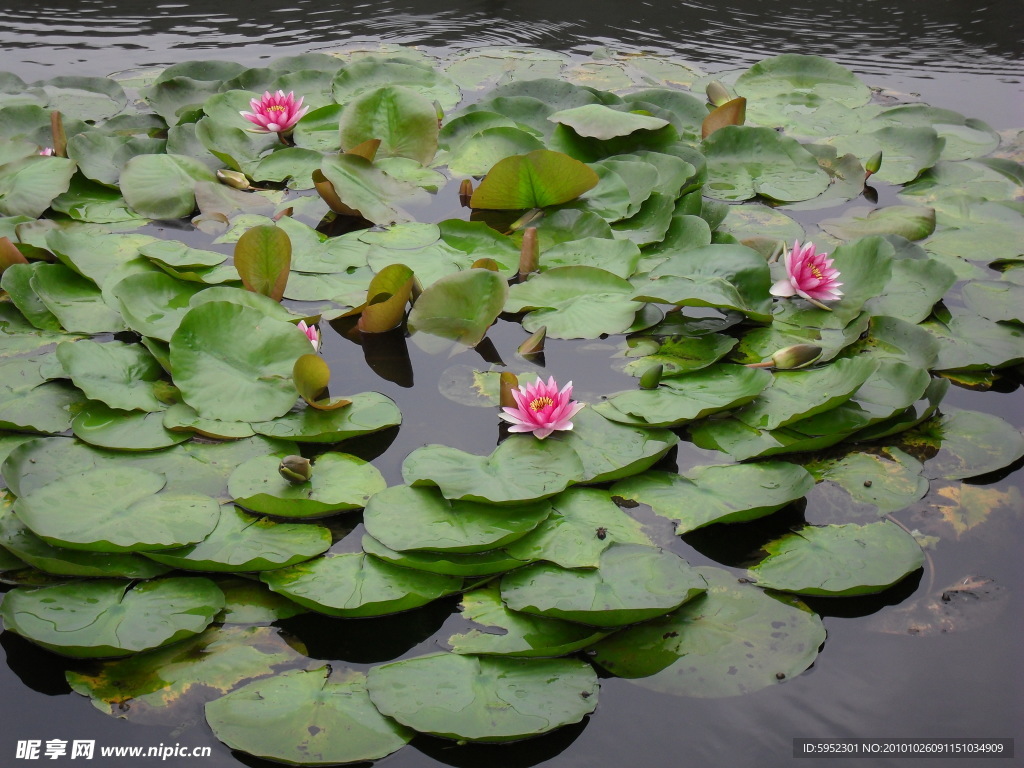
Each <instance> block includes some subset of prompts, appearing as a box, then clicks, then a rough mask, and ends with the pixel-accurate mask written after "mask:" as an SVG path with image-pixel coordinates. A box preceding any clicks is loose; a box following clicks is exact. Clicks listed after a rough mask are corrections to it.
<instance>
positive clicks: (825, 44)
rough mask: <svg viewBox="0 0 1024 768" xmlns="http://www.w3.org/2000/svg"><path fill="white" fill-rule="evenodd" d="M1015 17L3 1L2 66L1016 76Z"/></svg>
mask: <svg viewBox="0 0 1024 768" xmlns="http://www.w3.org/2000/svg"><path fill="white" fill-rule="evenodd" d="M1020 19H1021V14H1020V4H1019V2H1018V1H1017V0H988V1H987V2H983V3H980V4H979V3H970V4H968V3H964V2H961V1H960V0H939V1H938V2H931V3H929V4H928V7H927V13H926V14H922V12H921V4H920V3H918V2H914V0H871V1H869V2H865V3H858V4H856V5H854V4H852V3H835V4H824V3H818V2H811V0H802V2H801V1H800V0H798V2H796V3H791V2H781V0H758V1H756V2H755V0H739V1H737V0H733V2H731V3H729V4H728V5H724V4H721V3H717V2H711V1H710V0H689V1H688V2H679V1H678V0H676V1H675V2H655V0H642V2H630V3H621V2H610V1H609V0H604V1H603V2H597V3H594V2H592V0H560V2H558V3H551V2H541V1H539V0H517V2H515V3H510V2H505V0H466V1H465V2H462V3H460V4H458V5H457V6H445V7H440V8H439V7H438V4H436V3H432V2H429V1H428V0H405V2H402V1H401V0H391V2H385V3H359V4H354V5H352V4H347V3H346V4H344V5H342V4H337V3H322V2H319V0H294V2H293V3H291V4H289V5H288V7H283V6H282V4H280V3H277V2H268V0H254V1H251V2H238V1H237V0H224V1H223V2H219V3H214V4H211V3H207V2H203V3H200V2H196V1H195V0H186V1H185V2H173V3H163V4H157V5H147V4H140V3H138V2H135V1H134V0H113V1H111V0H44V1H43V2H41V3H30V4H24V5H19V6H18V7H16V8H11V9H7V10H5V13H4V24H3V26H2V27H0V51H2V52H3V53H2V57H0V65H2V68H4V69H10V70H12V71H14V72H16V73H18V74H21V75H23V76H25V77H28V78H31V79H36V78H41V77H50V76H52V75H53V74H57V73H58V72H59V73H61V74H63V73H66V71H67V70H66V68H67V67H68V65H76V70H77V71H78V73H79V74H96V75H102V74H108V73H109V72H111V71H115V70H119V69H125V68H127V67H128V66H140V65H145V66H149V65H166V64H170V63H173V62H175V61H181V60H183V59H186V58H200V57H210V58H234V59H236V60H239V61H243V62H244V63H249V62H255V61H256V60H258V59H259V58H268V57H270V56H281V55H285V54H288V53H295V52H299V51H306V50H309V49H311V48H324V47H332V46H337V45H341V44H346V43H351V42H353V41H355V40H367V39H375V40H376V39H382V40H385V41H388V42H394V43H402V44H407V45H424V46H435V47H455V48H465V47H474V46H481V45H532V46H538V47H542V48H550V49H553V50H560V51H565V52H572V53H589V52H591V51H592V50H593V49H594V48H595V46H600V45H604V46H607V47H609V48H611V49H613V50H618V51H624V50H626V51H628V50H639V49H644V50H652V51H656V52H664V53H671V54H673V55H676V56H682V57H684V58H687V59H689V60H692V61H694V62H697V63H699V64H701V65H702V66H707V67H711V68H715V69H720V68H722V67H735V66H744V67H745V66H749V65H750V64H752V63H753V62H755V61H757V60H759V59H762V58H764V57H765V56H769V55H772V54H775V53H788V52H794V53H795V52H801V53H817V54H821V55H824V56H829V57H830V58H833V59H835V60H837V61H839V62H841V63H843V64H845V65H846V66H848V67H850V68H852V69H853V70H855V71H857V72H859V73H862V74H868V75H880V74H886V75H891V74H893V73H906V74H908V75H911V76H913V77H916V78H923V79H928V78H931V77H934V76H935V75H937V74H941V73H958V74H960V75H971V76H977V75H987V76H994V77H995V78H997V79H998V80H999V81H1003V82H1007V83H1017V84H1019V83H1020V82H1021V80H1022V79H1024V64H1022V53H1024V46H1022V43H1021V38H1022V35H1021V23H1020ZM78 65H80V69H79V66H78ZM953 87H954V88H956V83H954V85H953ZM1018 92H1019V91H1018Z"/></svg>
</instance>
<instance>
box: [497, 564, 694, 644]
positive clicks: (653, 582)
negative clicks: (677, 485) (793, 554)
mask: <svg viewBox="0 0 1024 768" xmlns="http://www.w3.org/2000/svg"><path fill="white" fill-rule="evenodd" d="M706 588H707V585H706V584H705V582H704V579H703V578H702V577H701V576H700V575H698V574H697V572H696V571H695V570H694V569H693V568H692V567H691V566H690V565H689V563H687V562H686V561H685V560H683V559H682V558H681V557H679V556H678V555H674V554H672V553H670V552H663V551H662V550H660V549H657V548H655V547H649V546H643V545H638V544H616V545H614V546H612V547H609V548H608V549H606V550H605V551H604V553H603V554H602V555H601V560H600V565H599V566H598V567H597V568H596V569H580V570H569V569H566V568H560V567H559V566H557V565H553V564H550V563H535V564H534V565H528V566H526V567H525V568H521V569H519V570H518V571H513V572H512V573H509V574H506V575H505V576H503V577H502V579H501V599H502V600H504V601H505V604H506V605H507V606H508V607H509V608H511V609H512V610H513V611H521V612H522V613H527V614H531V615H538V616H546V617H550V618H557V619H566V620H568V621H575V622H578V623H580V624H587V625H590V626H595V627H621V626H624V625H626V624H634V623H636V622H638V621H646V620H647V619H653V618H654V617H655V616H661V615H663V614H666V613H669V612H670V611H674V610H675V609H676V608H678V607H679V606H680V605H682V604H683V603H685V602H686V601H687V600H692V599H693V598H694V597H696V596H697V595H699V594H701V593H703V592H704V591H705V589H706Z"/></svg>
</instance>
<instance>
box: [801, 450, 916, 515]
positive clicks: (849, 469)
mask: <svg viewBox="0 0 1024 768" xmlns="http://www.w3.org/2000/svg"><path fill="white" fill-rule="evenodd" d="M807 469H808V471H809V472H811V474H813V475H814V476H815V478H817V479H818V480H820V481H821V482H822V486H819V487H824V486H829V485H832V486H834V487H835V488H837V489H841V491H842V494H841V498H840V499H839V500H838V501H836V502H835V506H836V507H839V508H845V509H849V507H850V506H851V502H853V503H854V504H866V505H870V506H871V507H873V508H874V510H875V511H876V513H877V514H879V515H884V514H887V513H890V512H898V511H899V510H901V509H906V508H907V507H909V506H910V505H911V504H913V503H914V502H916V501H919V500H920V499H922V498H923V497H924V495H925V494H926V493H928V481H927V480H926V479H925V478H924V477H923V476H922V475H921V462H919V461H917V459H915V458H913V457H912V456H910V455H908V454H906V453H904V452H903V451H901V450H899V449H897V448H890V449H888V450H886V451H884V452H883V453H863V452H860V451H857V452H851V453H848V454H847V455H846V456H843V457H842V458H839V459H822V460H819V461H812V462H811V463H809V464H807Z"/></svg>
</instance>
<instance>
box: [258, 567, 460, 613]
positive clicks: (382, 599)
mask: <svg viewBox="0 0 1024 768" xmlns="http://www.w3.org/2000/svg"><path fill="white" fill-rule="evenodd" d="M260 580H261V581H263V582H264V583H265V584H266V585H267V586H268V587H270V588H271V589H272V590H274V591H275V592H277V593H279V594H282V595H284V596H285V597H287V598H289V599H291V600H294V601H295V602H296V603H298V604H299V605H304V606H306V607H307V608H311V609H312V610H314V611H318V612H320V613H325V614H327V615H328V616H341V617H344V618H363V617H366V616H384V615H386V614H390V613H398V612H400V611H408V610H409V609H411V608H418V607H419V606H421V605H426V604H427V603H429V602H432V601H434V600H437V599H438V598H440V597H444V596H445V595H450V594H452V593H453V592H458V591H459V590H460V589H462V579H461V578H459V577H457V576H445V575H441V574H435V573H426V572H424V571H413V570H411V569H409V568H399V567H398V566H395V565H391V564H390V563H385V562H384V561H383V560H378V559H377V558H375V557H370V556H368V555H366V554H364V553H362V552H353V553H349V554H344V555H330V554H328V555H324V556H323V557H318V558H316V559H315V560H308V561H306V562H304V563H299V564H298V565H292V566H289V567H288V568H278V569H275V570H273V571H264V572H263V573H261V574H260Z"/></svg>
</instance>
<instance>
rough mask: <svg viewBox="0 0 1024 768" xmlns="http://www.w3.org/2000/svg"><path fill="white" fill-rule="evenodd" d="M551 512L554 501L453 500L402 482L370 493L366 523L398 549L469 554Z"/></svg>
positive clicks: (514, 535)
mask: <svg viewBox="0 0 1024 768" xmlns="http://www.w3.org/2000/svg"><path fill="white" fill-rule="evenodd" d="M314 477H315V475H314ZM550 514H551V504H550V503H548V502H544V501H541V502H536V503H533V504H523V505H520V506H516V507H508V506H503V507H496V506H492V505H490V504H478V503H475V502H471V501H448V500H447V499H445V498H444V497H443V496H442V495H441V493H440V492H439V491H438V490H437V489H436V488H416V487H411V486H407V485H396V486H392V487H391V488H388V489H387V490H383V491H381V492H379V493H377V494H375V495H374V497H373V498H372V499H370V501H369V502H368V503H367V505H366V511H365V512H364V513H363V523H364V524H365V525H366V532H367V533H368V534H369V535H370V536H372V537H373V538H375V539H376V540H377V541H379V542H381V543H382V544H384V545H385V546H387V547H389V548H391V549H394V550H399V551H404V550H410V549H411V550H426V551H428V552H444V553H449V552H451V553H457V554H464V553H475V552H485V551H487V550H491V549H495V548H498V547H503V546H505V545H506V544H509V543H511V542H513V541H515V540H516V539H520V538H522V537H523V536H525V535H526V534H528V533H529V532H530V531H532V530H533V529H535V528H536V527H537V526H538V525H540V524H541V522H543V521H544V520H545V518H547V517H548V515H550ZM521 559H524V560H527V559H529V558H521Z"/></svg>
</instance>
